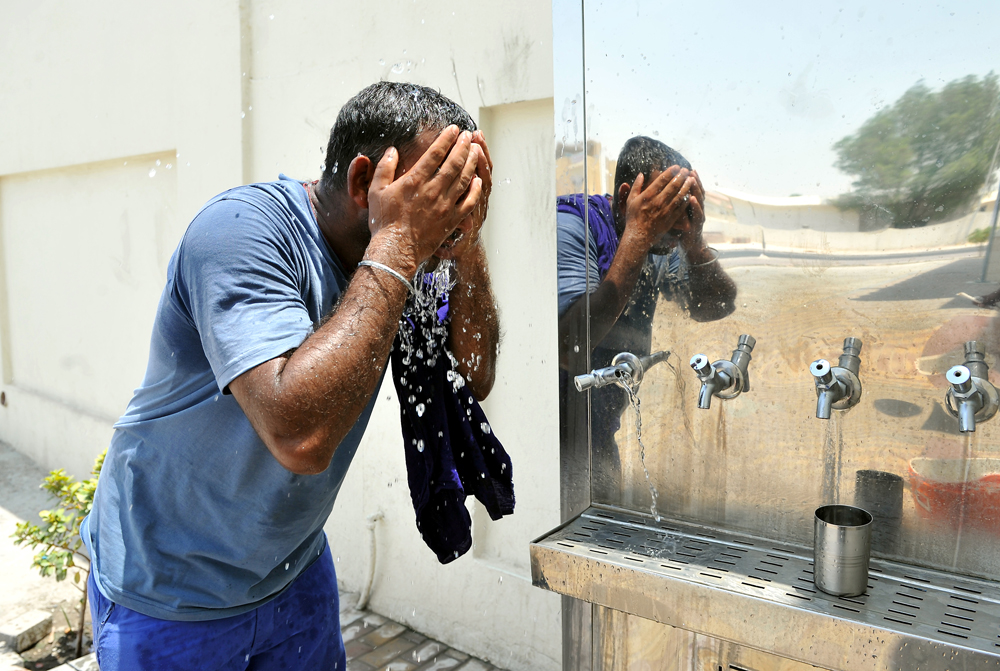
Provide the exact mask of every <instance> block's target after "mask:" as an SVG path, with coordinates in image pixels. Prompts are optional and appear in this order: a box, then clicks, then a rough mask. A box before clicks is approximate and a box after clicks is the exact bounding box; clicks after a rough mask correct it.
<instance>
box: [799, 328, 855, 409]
mask: <svg viewBox="0 0 1000 671" xmlns="http://www.w3.org/2000/svg"><path fill="white" fill-rule="evenodd" d="M860 355H861V341H860V340H859V339H858V338H844V353H843V354H841V355H840V361H839V362H838V363H839V365H837V366H833V367H831V366H830V362H829V361H827V360H826V359H820V360H819V361H813V362H812V365H811V366H809V372H810V373H812V374H813V377H815V378H816V416H817V417H819V418H820V419H830V411H831V409H833V410H847V409H848V408H853V407H854V406H856V405H857V404H858V401H860V400H861V380H860V379H859V378H858V371H859V370H860V368H861V356H860Z"/></svg>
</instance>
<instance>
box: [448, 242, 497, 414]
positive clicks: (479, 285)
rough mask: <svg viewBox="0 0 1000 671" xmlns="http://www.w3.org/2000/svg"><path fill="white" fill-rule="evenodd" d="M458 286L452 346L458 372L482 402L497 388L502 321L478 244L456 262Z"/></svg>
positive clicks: (452, 299)
mask: <svg viewBox="0 0 1000 671" xmlns="http://www.w3.org/2000/svg"><path fill="white" fill-rule="evenodd" d="M455 271H456V274H457V276H458V277H457V280H458V281H457V283H456V284H455V287H454V288H453V289H452V291H451V296H450V297H449V299H448V300H449V309H450V310H451V335H450V339H449V341H450V342H449V345H450V346H451V351H452V353H453V354H454V355H455V357H456V358H457V359H458V362H459V369H458V372H460V373H461V374H462V376H463V377H464V378H465V379H466V380H467V381H468V384H469V387H470V388H471V391H472V395H473V396H475V397H476V399H478V400H480V401H482V400H483V399H485V398H486V397H487V396H488V395H489V393H490V390H491V389H492V388H493V382H494V380H495V378H496V360H497V354H498V351H499V346H500V317H499V315H498V313H497V306H496V300H495V299H494V297H493V289H492V286H491V283H490V276H489V270H488V268H487V265H486V251H485V250H484V249H483V246H482V244H476V245H475V246H474V247H472V248H471V249H470V250H469V252H468V254H466V255H465V256H463V257H462V258H458V259H456V260H455Z"/></svg>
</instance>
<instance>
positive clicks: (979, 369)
mask: <svg viewBox="0 0 1000 671" xmlns="http://www.w3.org/2000/svg"><path fill="white" fill-rule="evenodd" d="M965 367H966V368H968V369H969V373H970V374H971V375H972V377H978V378H980V379H982V380H985V379H988V378H989V376H990V367H989V366H988V365H987V364H986V356H985V354H984V353H983V348H982V347H980V346H979V343H978V342H976V341H975V340H969V341H968V342H966V343H965Z"/></svg>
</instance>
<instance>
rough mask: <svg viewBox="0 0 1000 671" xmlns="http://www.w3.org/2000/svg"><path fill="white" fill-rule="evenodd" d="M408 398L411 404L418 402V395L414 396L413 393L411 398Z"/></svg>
mask: <svg viewBox="0 0 1000 671" xmlns="http://www.w3.org/2000/svg"><path fill="white" fill-rule="evenodd" d="M406 400H407V401H408V402H409V404H410V405H413V404H414V403H416V402H417V397H416V396H414V395H413V394H410V396H409V398H407V399H406Z"/></svg>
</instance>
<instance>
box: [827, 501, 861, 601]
mask: <svg viewBox="0 0 1000 671" xmlns="http://www.w3.org/2000/svg"><path fill="white" fill-rule="evenodd" d="M814 523H815V532H816V535H815V538H814V545H813V558H814V560H815V561H814V566H813V571H814V572H813V582H815V583H816V587H818V588H820V589H821V590H823V591H824V592H826V593H827V594H832V595H834V596H860V595H861V594H864V593H865V590H866V589H868V558H869V557H870V556H871V547H872V516H871V514H869V513H868V512H867V511H866V510H862V509H861V508H855V507H854V506H842V505H830V506H822V507H820V508H817V509H816V518H815V522H814Z"/></svg>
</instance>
